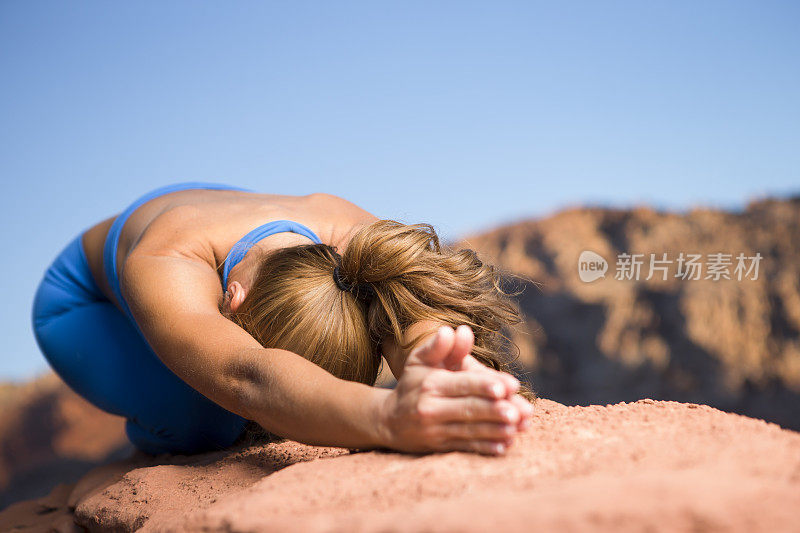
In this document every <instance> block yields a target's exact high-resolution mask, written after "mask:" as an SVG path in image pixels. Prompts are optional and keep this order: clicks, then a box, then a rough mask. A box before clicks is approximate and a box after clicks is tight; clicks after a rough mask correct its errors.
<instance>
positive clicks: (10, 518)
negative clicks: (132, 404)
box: [0, 400, 800, 532]
mask: <svg viewBox="0 0 800 533" xmlns="http://www.w3.org/2000/svg"><path fill="white" fill-rule="evenodd" d="M65 493H66V491H63V490H62V492H61V493H60V503H59V502H58V501H57V500H58V499H59V494H54V495H53V497H52V498H51V499H50V501H49V503H47V505H49V508H50V509H51V511H50V514H52V516H53V518H54V520H55V521H56V522H57V523H58V524H61V527H62V530H64V531H68V530H69V529H63V528H65V527H67V525H68V522H65V517H67V516H68V514H69V512H70V508H69V506H68V505H67V501H71V503H72V505H74V506H75V514H74V516H75V521H76V522H77V524H80V526H82V527H86V528H88V529H89V530H91V531H133V530H135V529H139V530H141V531H200V530H202V531H287V530H302V531H326V532H330V531H476V532H477V531H487V530H512V531H536V530H540V529H545V530H558V531H586V530H592V531H643V530H646V531H689V530H692V531H796V530H797V519H798V516H797V509H798V508H800V434H797V433H795V432H792V431H789V430H784V429H781V428H779V427H778V426H776V425H775V424H768V423H766V422H763V421H760V420H753V419H749V418H746V417H743V416H740V415H735V414H729V413H724V412H721V411H718V410H715V409H712V408H709V407H706V406H699V405H694V404H679V403H674V402H656V401H652V400H643V401H640V402H636V403H632V404H618V405H612V406H605V407H601V406H591V407H565V406H563V405H560V404H557V403H555V402H551V401H548V400H540V401H539V402H538V404H537V413H536V415H535V421H534V424H533V427H532V428H531V429H530V430H529V431H528V432H527V433H526V434H525V436H524V437H523V438H522V440H521V441H520V442H518V443H517V445H516V446H515V447H514V448H513V449H512V450H511V451H510V452H509V453H508V455H507V456H505V457H502V458H495V457H481V456H476V455H471V454H463V453H448V454H437V455H427V456H412V455H404V454H397V453H392V452H376V451H373V452H362V453H352V454H351V453H347V451H345V450H338V449H331V448H313V447H309V446H304V445H301V444H297V443H292V442H282V443H273V444H268V445H262V446H253V447H249V448H244V449H240V450H234V451H231V452H229V453H228V454H224V453H218V454H208V455H202V456H197V457H192V458H168V460H166V461H163V462H162V463H161V464H153V461H152V460H150V461H148V460H146V459H142V458H140V459H138V460H132V461H129V462H127V463H118V464H116V465H112V466H111V467H104V468H101V469H100V470H98V471H95V472H94V473H93V474H92V475H90V476H89V477H87V478H86V479H85V480H84V481H83V482H81V483H80V484H78V485H77V486H76V488H75V489H74V490H73V492H72V496H67V498H66V500H67V501H65V498H64V495H65ZM31 505H37V504H36V503H30V502H28V503H24V504H18V505H17V506H12V508H10V509H9V510H7V511H6V512H5V513H2V514H0V529H2V530H5V529H6V528H11V527H16V528H18V530H19V531H25V530H26V526H27V527H28V528H30V527H32V526H33V520H35V519H37V518H38V519H39V520H40V522H39V526H41V518H42V516H41V515H34V516H32V515H31ZM41 505H42V504H39V506H40V507H41ZM26 506H27V507H26ZM70 527H71V526H70ZM27 530H32V529H27Z"/></svg>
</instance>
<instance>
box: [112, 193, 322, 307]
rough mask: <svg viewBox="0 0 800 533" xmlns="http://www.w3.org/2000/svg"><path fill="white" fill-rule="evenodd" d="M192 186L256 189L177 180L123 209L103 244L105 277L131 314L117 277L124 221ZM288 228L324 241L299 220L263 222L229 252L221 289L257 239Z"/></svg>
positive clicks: (316, 241) (317, 242)
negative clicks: (152, 201)
mask: <svg viewBox="0 0 800 533" xmlns="http://www.w3.org/2000/svg"><path fill="white" fill-rule="evenodd" d="M189 189H211V190H232V191H243V192H255V191H252V190H250V189H244V188H242V187H235V186H233V185H226V184H222V183H204V182H196V181H192V182H185V183H175V184H172V185H166V186H164V187H159V188H158V189H155V190H153V191H150V192H149V193H147V194H145V195H143V196H141V197H140V198H138V199H137V200H136V201H135V202H133V203H132V204H131V205H130V206H128V208H127V209H125V211H123V212H122V213H121V214H120V215H119V216H118V217H117V218H116V220H114V223H113V224H112V225H111V228H110V229H109V230H108V236H107V237H106V241H105V243H104V245H103V269H104V270H105V274H106V279H107V280H108V284H109V285H110V286H111V291H112V292H113V293H114V296H116V298H117V301H118V302H119V304H120V305H121V306H122V308H123V309H124V310H125V312H126V313H127V314H128V315H129V316H131V318H132V315H131V311H130V308H129V307H128V304H127V302H125V299H124V298H123V297H122V290H121V289H120V284H119V277H118V276H117V247H118V246H119V237H120V234H121V233H122V227H123V226H124V225H125V221H127V220H128V217H130V216H131V214H132V213H133V212H134V211H136V210H137V209H138V208H139V207H141V206H142V205H143V204H144V203H146V202H149V201H150V200H152V199H154V198H158V197H159V196H163V195H165V194H169V193H171V192H177V191H185V190H189ZM285 231H291V232H293V233H298V234H300V235H303V236H305V237H308V238H309V239H311V240H312V241H314V243H316V244H321V243H322V241H321V240H320V239H319V237H317V235H316V234H315V233H314V232H313V231H311V230H310V229H309V228H308V227H306V226H304V225H303V224H300V223H299V222H293V221H291V220H275V221H273V222H268V223H266V224H263V225H261V226H259V227H257V228H256V229H254V230H252V231H250V232H248V233H247V234H246V235H245V236H244V237H242V238H241V239H239V240H238V241H236V244H234V245H233V247H232V248H231V250H230V252H228V255H227V257H226V258H225V263H224V265H223V270H222V289H223V290H225V288H226V287H227V286H228V274H229V273H230V271H231V269H232V268H233V267H235V266H236V265H237V264H238V263H239V262H240V261H241V260H242V259H243V258H244V256H245V254H247V252H248V250H250V248H252V247H253V245H254V244H256V243H257V242H258V241H260V240H261V239H263V238H265V237H269V236H270V235H274V234H276V233H282V232H285Z"/></svg>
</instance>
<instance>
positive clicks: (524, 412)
mask: <svg viewBox="0 0 800 533" xmlns="http://www.w3.org/2000/svg"><path fill="white" fill-rule="evenodd" d="M511 403H513V404H514V405H516V406H517V409H519V414H520V419H519V423H518V424H517V429H519V431H525V430H526V429H528V428H529V427H530V425H531V417H532V416H533V404H532V403H531V402H529V401H528V400H526V399H525V398H523V397H522V396H520V395H519V394H515V395H514V396H512V397H511Z"/></svg>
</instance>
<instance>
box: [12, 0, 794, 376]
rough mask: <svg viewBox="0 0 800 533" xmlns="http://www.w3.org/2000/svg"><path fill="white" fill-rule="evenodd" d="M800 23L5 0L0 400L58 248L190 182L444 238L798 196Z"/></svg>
mask: <svg viewBox="0 0 800 533" xmlns="http://www.w3.org/2000/svg"><path fill="white" fill-rule="evenodd" d="M798 6H800V4H798V3H796V2H791V1H785V2H775V1H763V2H735V1H704V2H694V1H685V2H681V1H670V2H655V1H654V2H634V1H631V2H595V1H589V2H489V1H486V2H396V3H394V2H280V3H278V2H195V1H192V2H182V1H170V2H155V1H152V2H127V3H122V2H92V1H86V2H37V1H27V0H25V1H23V0H20V1H11V0H6V1H4V2H0V180H2V191H3V194H2V195H0V224H2V232H0V246H2V248H1V249H2V250H3V251H4V252H5V253H6V254H7V255H6V259H5V261H3V262H2V264H1V266H0V279H1V280H2V281H0V283H2V289H3V295H4V297H3V303H2V304H1V305H0V324H2V326H0V328H1V329H0V333H2V335H3V338H4V339H5V346H4V349H3V351H2V355H0V379H9V378H11V379H23V378H27V377H29V376H32V375H34V374H35V373H37V372H40V371H43V370H44V369H45V368H46V365H45V362H44V359H43V358H42V357H41V355H40V354H39V352H38V349H37V347H36V345H35V342H34V340H33V336H32V333H31V331H30V319H29V315H30V307H31V300H32V297H33V293H34V290H35V288H36V285H37V284H38V282H39V280H40V278H41V276H42V274H43V272H44V270H45V268H46V267H47V265H48V264H49V262H50V261H51V260H52V259H53V258H54V256H55V255H56V254H57V253H58V252H59V250H60V249H61V248H62V247H63V246H64V245H65V244H66V243H67V242H68V241H69V240H70V239H72V238H73V237H74V236H76V235H77V234H78V233H79V232H80V231H81V230H83V229H85V228H86V227H88V226H89V225H91V224H93V223H95V222H96V221H99V220H100V219H103V218H106V217H108V216H111V215H113V214H115V213H117V212H119V211H120V210H121V209H122V208H123V207H124V206H125V205H126V204H128V203H129V202H130V201H132V200H133V199H134V198H135V197H136V196H138V195H139V194H141V193H143V192H145V191H147V190H149V189H152V188H155V187H157V186H160V185H163V184H165V183H169V182H176V181H195V180H197V181H224V182H228V183H233V184H238V185H241V186H245V187H250V188H254V189H258V190H262V191H265V192H275V193H282V194H307V193H310V192H315V191H323V192H329V193H334V194H339V195H341V196H344V197H345V198H348V199H350V200H352V201H354V202H356V203H358V204H359V205H362V206H363V207H365V208H366V209H368V210H370V211H371V212H373V213H374V214H376V215H378V216H381V217H384V218H396V219H400V220H404V221H406V222H420V221H425V222H430V223H432V224H434V225H435V226H436V227H437V228H438V229H439V231H440V233H441V234H442V235H443V236H445V237H446V238H455V237H457V236H459V235H463V234H465V233H469V232H472V231H476V230H481V229H486V228H490V227H492V226H496V225H499V224H502V223H505V222H508V221H514V220H518V219H522V218H527V217H532V216H544V215H546V214H548V213H551V212H553V211H555V210H558V209H560V208H563V207H565V206H571V205H578V204H586V203H592V204H608V205H619V206H628V205H634V204H650V205H654V206H656V207H662V208H668V209H685V208H688V207H691V206H695V205H699V204H705V205H715V206H722V207H729V208H737V207H741V206H743V205H744V204H745V203H746V202H747V201H748V200H749V199H751V198H753V197H756V196H763V195H770V194H778V195H780V194H787V193H790V192H796V191H798V190H800V170H799V169H800V32H798V31H797V28H798V27H800V7H798Z"/></svg>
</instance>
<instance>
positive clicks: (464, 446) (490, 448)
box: [440, 439, 508, 455]
mask: <svg viewBox="0 0 800 533" xmlns="http://www.w3.org/2000/svg"><path fill="white" fill-rule="evenodd" d="M440 450H441V451H458V452H473V453H480V454H483V455H504V454H505V453H506V450H508V446H507V445H506V444H505V443H504V442H493V441H480V440H463V439H456V440H452V441H448V442H445V443H443V444H442V446H441V447H440Z"/></svg>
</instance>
